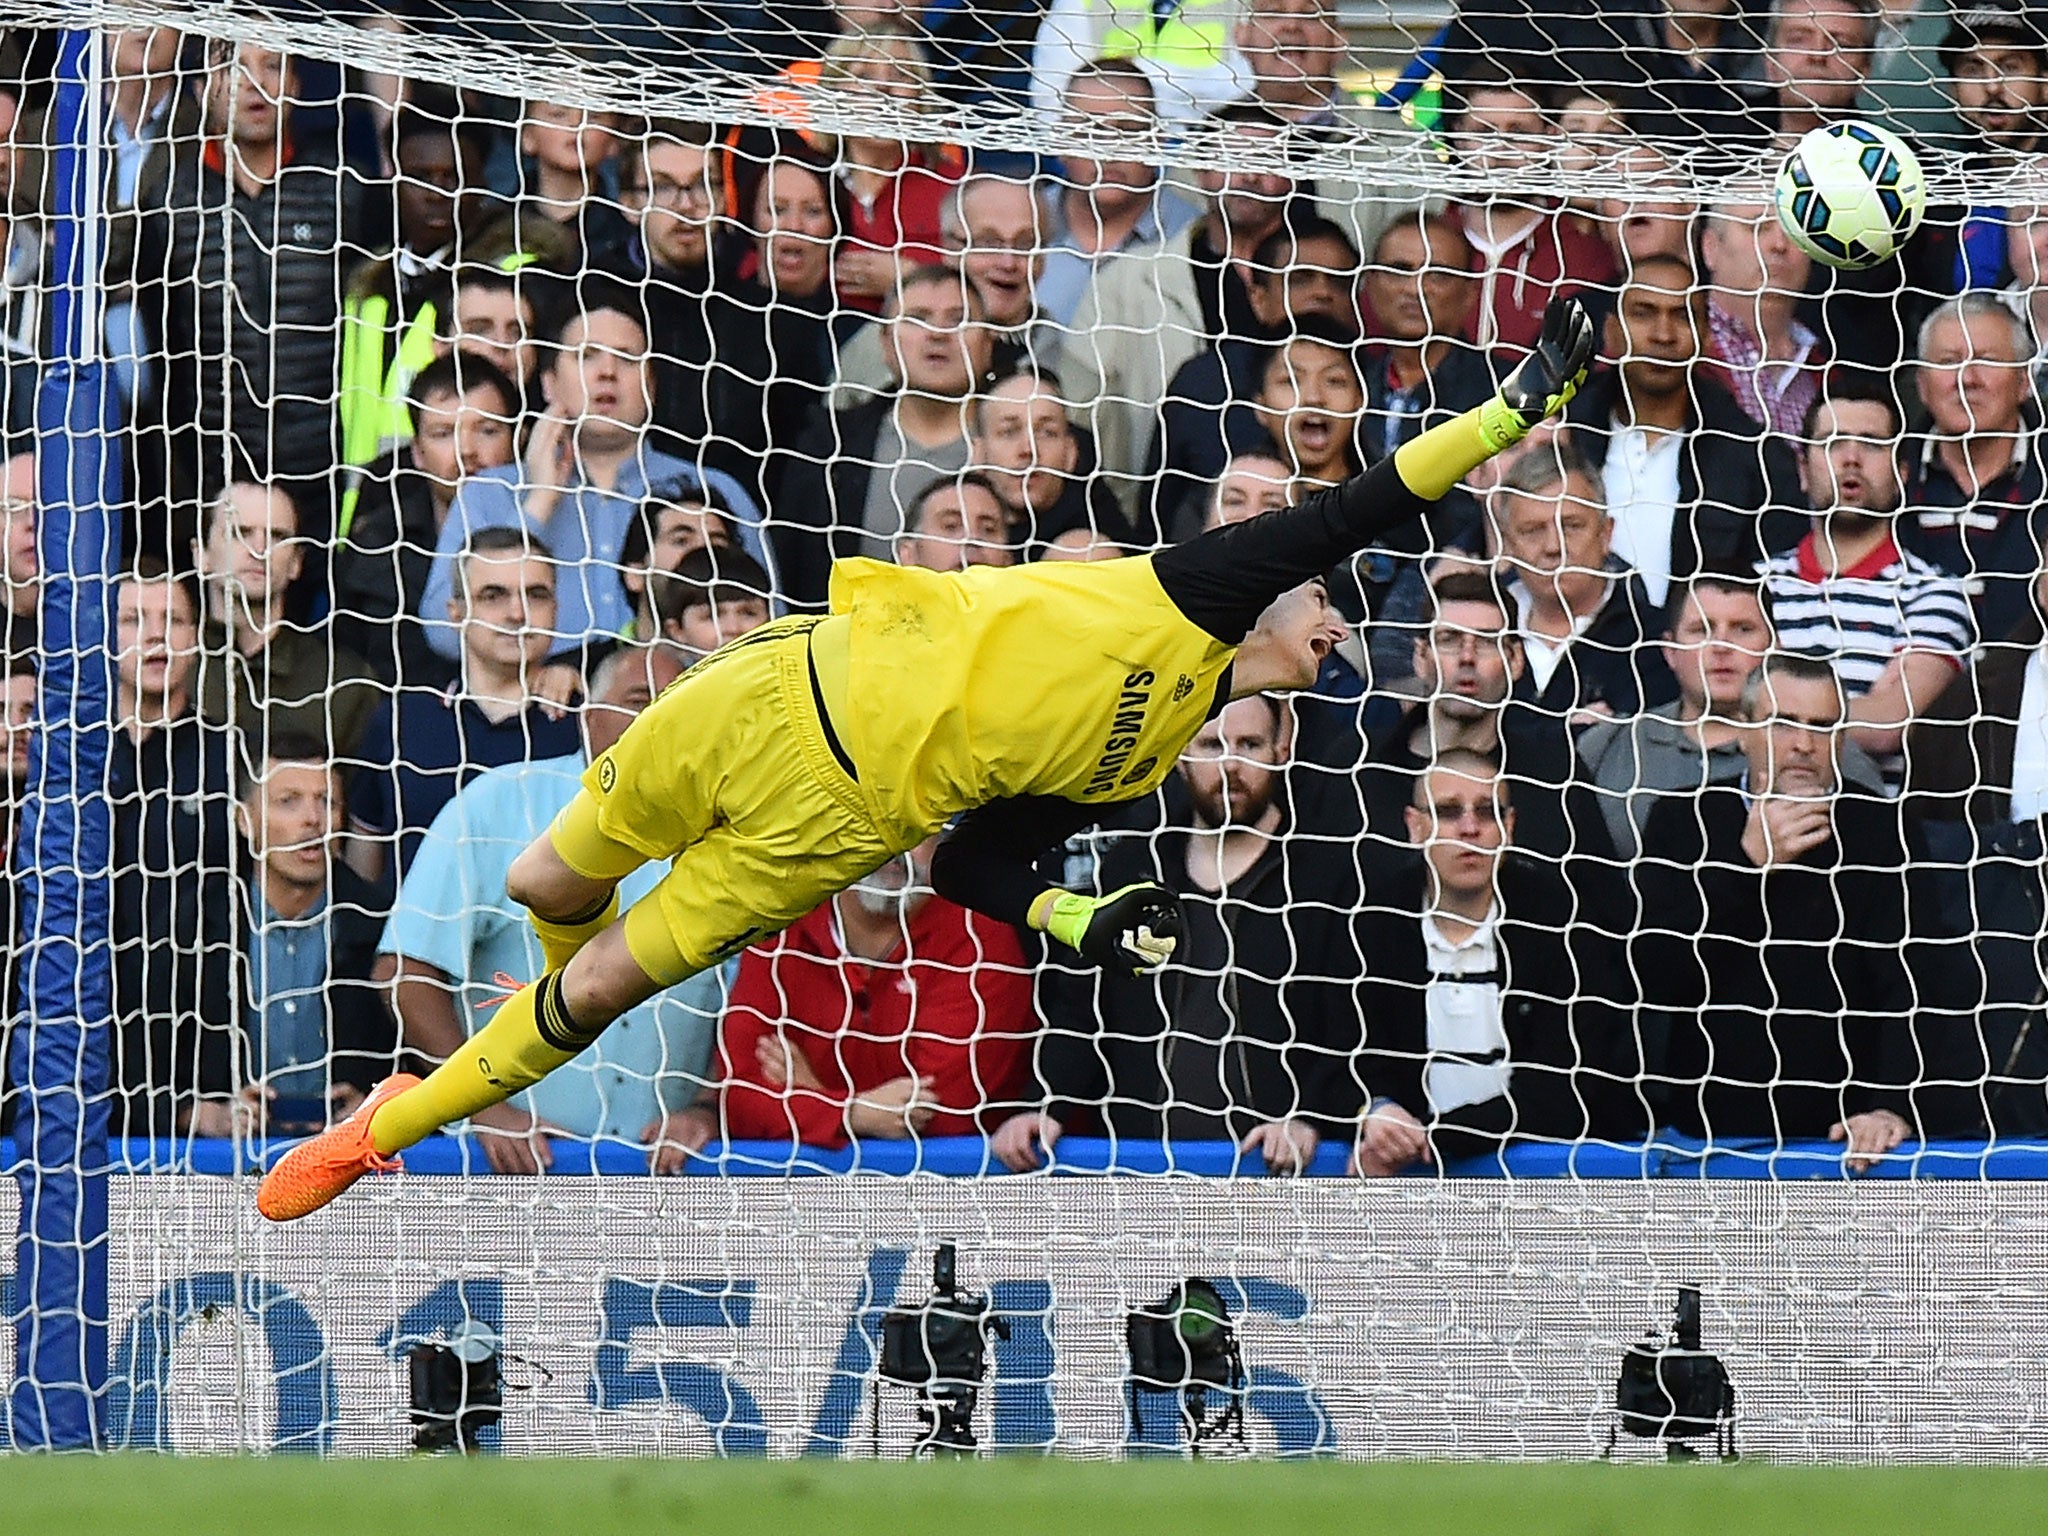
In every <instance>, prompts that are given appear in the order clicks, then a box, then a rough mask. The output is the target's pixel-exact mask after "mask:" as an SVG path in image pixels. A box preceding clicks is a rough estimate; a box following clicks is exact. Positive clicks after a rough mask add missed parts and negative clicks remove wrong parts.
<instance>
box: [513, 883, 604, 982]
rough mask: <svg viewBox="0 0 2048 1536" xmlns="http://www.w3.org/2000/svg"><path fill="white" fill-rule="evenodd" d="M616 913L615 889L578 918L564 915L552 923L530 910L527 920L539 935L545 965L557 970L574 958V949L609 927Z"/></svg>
mask: <svg viewBox="0 0 2048 1536" xmlns="http://www.w3.org/2000/svg"><path fill="white" fill-rule="evenodd" d="M618 915H619V893H618V892H617V891H616V890H614V891H613V892H612V893H611V895H609V896H607V897H606V898H605V900H604V905H602V906H600V907H595V908H593V909H592V910H590V911H588V912H585V913H583V914H582V915H581V916H579V917H570V918H564V919H563V920H562V921H561V922H559V923H558V922H555V921H554V920H553V919H551V918H545V917H542V916H541V915H540V914H539V913H538V912H532V911H529V912H528V913H527V914H526V920H527V921H528V922H530V923H532V924H533V931H534V932H535V933H537V934H539V935H540V952H541V955H542V957H543V959H544V960H545V961H546V968H547V969H548V970H551V971H559V970H560V969H561V968H562V967H563V966H565V965H567V964H568V963H569V962H570V961H571V960H573V959H575V958H576V951H577V950H579V949H581V948H582V947H583V946H584V945H586V944H588V943H589V942H590V941H591V940H592V939H594V938H596V937H597V936H598V935H599V934H600V933H603V932H604V931H605V929H607V928H609V927H610V926H611V925H612V923H613V922H614V921H616V920H617V918H618Z"/></svg>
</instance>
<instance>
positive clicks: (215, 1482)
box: [0, 1456, 2048, 1536]
mask: <svg viewBox="0 0 2048 1536" xmlns="http://www.w3.org/2000/svg"><path fill="white" fill-rule="evenodd" d="M0 1529H5V1530H8V1531H20V1532H36V1533H40V1536H84V1533H97V1532H102V1531H106V1532H122V1533H126V1532H135V1533H137V1536H142V1533H149V1536H156V1533H171V1536H241V1533H245V1532H246V1533H252V1536H253V1533H258V1532H261V1533H269V1532H280V1533H289V1536H324V1533H327V1532H336V1533H346V1536H412V1533H415V1532H417V1533H421V1536H427V1533H433V1536H672V1533H673V1536H685V1533H687V1536H699V1533H704V1536H709V1533H719V1532H733V1533H753V1532H759V1533H762V1536H799V1533H805V1532H812V1531H816V1532H822V1533H826V1536H869V1533H874V1536H1107V1533H1120V1532H1124V1531H1162V1532H1171V1533H1175V1536H1207V1533H1211V1532H1214V1533H1218V1536H1222V1533H1229V1536H1311V1533H1319V1532H1333V1531H1372V1532H1375V1533H1377V1532H1382V1531H1384V1532H1387V1533H1389V1536H1395V1533H1401V1536H1417V1533H1429V1536H1492V1533H1500V1536H1548V1533H1553V1532H1555V1533H1560V1536H1565V1533H1569V1536H1775V1533H1778V1532H1783V1533H1785V1536H1833V1533H1837V1532H1839V1533H1842V1536H1890V1533H1892V1532H1902V1533H1903V1532H1911V1533H1913V1536H1920V1533H1923V1532H1946V1531H1957V1532H1963V1533H1966V1536H2006V1533H2012V1536H2020V1533H2025V1536H2039V1533H2041V1532H2043V1531H2048V1472H2034V1471H2018V1470H2009V1469H1989V1470H1986V1469H1974V1470H1973V1469H1953V1468H1938V1467H1936V1468H1921V1467H1907V1468H1797V1467H1769V1466H1761V1465H1755V1464H1750V1465H1743V1466H1736V1467H1721V1466H1691V1467H1606V1466H1529V1467H1522V1466H1497V1465H1452V1464H1431V1465H1419V1466H1418V1465H1377V1466H1358V1465H1342V1464H1337V1463H1332V1462H1318V1463H1309V1464H1296V1465H1287V1466H1276V1465H1253V1466H1245V1465H1236V1466H1222V1465H1210V1466H1186V1465H1181V1464H1162V1463H1157V1462H1152V1463H1143V1464H1135V1465H1120V1466H1101V1465H1083V1464H1078V1463H1073V1462H1061V1461H1040V1460H1028V1461H1027V1460H1006V1461H1000V1462H975V1463H968V1464H958V1465H944V1466H931V1465H916V1466H903V1465H895V1466H873V1465H847V1464H839V1463H829V1462H802V1463H791V1462H682V1461H580V1460H546V1461H540V1460H517V1461H507V1460H495V1459H492V1460H479V1461H473V1462H461V1461H453V1460H431V1461H423V1460H412V1461H399V1462H324V1463H323V1462H317V1461H311V1460H305V1459H299V1458H288V1457H279V1458H274V1459H269V1460H239V1459H231V1458H205V1459H191V1460H179V1459H171V1458H166V1457H139V1456H125V1457H112V1458H103V1459H95V1458H84V1457H62V1458H35V1459H31V1458H26V1457H15V1458H4V1459H0Z"/></svg>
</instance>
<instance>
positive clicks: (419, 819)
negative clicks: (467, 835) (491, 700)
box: [348, 688, 583, 878]
mask: <svg viewBox="0 0 2048 1536" xmlns="http://www.w3.org/2000/svg"><path fill="white" fill-rule="evenodd" d="M582 745H583V735H582V731H581V729H580V727H579V726H578V725H577V723H576V713H575V711H573V710H571V711H569V712H568V713H566V714H564V713H561V712H560V711H559V710H558V711H556V712H554V713H552V714H551V713H550V712H549V711H548V710H547V709H546V708H544V707H543V706H542V705H540V704H539V703H532V704H528V705H527V706H526V708H525V709H523V710H521V711H520V712H519V713H517V714H514V715H508V716H506V717H505V718H504V719H502V720H493V719H492V718H491V717H490V716H489V715H487V714H485V713H484V710H483V706H482V705H480V704H478V703H477V701H476V700H475V699H472V698H468V697H466V696H464V695H462V694H460V693H458V692H457V691H456V690H455V689H454V688H450V689H448V690H447V691H446V692H443V693H421V692H418V691H416V690H411V689H408V690H406V691H404V692H402V693H400V694H399V695H398V698H397V702H396V703H393V702H392V701H391V700H389V699H387V700H385V701H383V702H382V703H380V704H378V706H377V707H376V709H375V711H374V712H373V713H372V714H371V715H370V718H369V721H368V723H367V724H365V725H364V727H363V740H362V745H361V746H359V747H358V748H357V749H356V756H357V757H358V758H359V759H361V766H359V767H358V768H357V769H356V771H355V775H354V778H353V779H352V780H351V782H350V784H349V795H348V814H349V819H350V821H352V822H353V823H354V824H355V826H356V827H357V828H358V829H360V830H361V831H363V832H366V833H369V834H371V835H372V836H376V837H386V838H388V837H392V836H394V835H395V836H396V837H397V839H398V866H397V867H398V873H399V876H400V878H403V877H404V875H405V872H406V870H407V869H409V868H410V867H411V865H412V861H413V855H414V854H415V853H416V852H418V850H419V846H420V839H421V838H422V837H424V836H426V832H427V828H428V827H429V826H431V825H433V821H434V818H435V817H436V816H439V815H440V814H441V808H442V807H443V806H445V805H446V804H447V803H448V802H449V801H450V800H452V799H454V798H455V792H456V791H457V790H458V789H460V788H461V787H462V786H463V785H464V784H466V783H468V782H469V781H470V780H471V779H473V778H475V777H476V776H477V775H478V774H480V773H482V772H483V771H484V770H485V769H487V768H500V767H503V766H504V765H505V764H507V763H524V762H532V761H534V760H536V759H539V758H556V757H563V756H565V755H568V754H570V753H574V752H577V751H580V750H581V749H582Z"/></svg>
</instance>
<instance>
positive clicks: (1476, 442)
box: [1394, 396, 1529, 501]
mask: <svg viewBox="0 0 2048 1536" xmlns="http://www.w3.org/2000/svg"><path fill="white" fill-rule="evenodd" d="M1528 431H1529V429H1528V427H1527V426H1526V425H1525V424H1524V423H1523V421H1522V418H1521V417H1519V416H1517V415H1516V414H1515V413H1514V412H1513V411H1510V410H1509V409H1508V408H1507V407H1506V406H1505V405H1503V404H1502V403H1501V401H1500V398H1499V397H1498V396H1495V397H1494V398H1493V399H1492V400H1489V401H1487V402H1486V404H1485V405H1480V406H1474V407H1473V408H1472V409H1471V410H1469V411H1467V412H1466V413H1465V414H1464V415H1462V416H1456V417H1453V418H1452V419H1451V420H1449V421H1446V422H1440V423H1438V424H1437V425H1436V426H1434V427H1431V428H1430V429H1429V430H1428V431H1427V432H1423V433H1419V434H1418V435H1416V436H1414V437H1411V438H1409V439H1408V441H1407V442H1405V443H1403V444H1402V445H1401V446H1400V447H1399V448H1397V449H1395V450H1394V467H1395V469H1397V470H1398V471H1399V472H1400V475H1401V482H1402V484H1404V485H1406V486H1407V487H1408V489H1409V490H1411V491H1413V492H1414V493H1415V494H1416V495H1418V496H1420V497H1421V498H1422V499H1423V500H1424V501H1435V500H1437V499H1438V498H1439V497H1441V496H1445V495H1447V494H1449V492H1450V489H1451V487H1452V486H1454V485H1456V484H1457V483H1458V482H1459V481H1460V480H1462V479H1464V478H1465V476H1467V475H1468V474H1470V473H1471V472H1472V471H1473V470H1474V469H1476V468H1478V467H1479V466H1480V465H1481V464H1484V463H1485V462H1486V461H1487V460H1488V459H1490V458H1492V457H1493V456H1494V455H1495V454H1496V453H1499V452H1500V451H1501V450H1502V449H1503V448H1506V447H1507V446H1508V445H1509V444H1511V443H1516V442H1520V441H1521V440H1522V438H1523V437H1525V436H1526V435H1527V434H1528Z"/></svg>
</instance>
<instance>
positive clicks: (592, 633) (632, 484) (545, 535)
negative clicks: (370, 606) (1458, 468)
mask: <svg viewBox="0 0 2048 1536" xmlns="http://www.w3.org/2000/svg"><path fill="white" fill-rule="evenodd" d="M524 479H525V469H524V467H523V466H522V465H519V464H504V465H500V466H499V467H498V468H496V469H487V470H484V471H482V472H481V473H479V474H476V475H472V476H471V477H470V478H469V479H467V480H465V481H463V482H462V486H461V489H459V490H458V491H456V493H455V501H454V503H453V505H451V506H450V507H449V508H448V520H447V521H446V522H445V523H443V524H442V525H441V542H440V545H439V547H438V548H437V549H436V550H435V553H434V565H433V569H432V570H431V571H430V572H429V573H428V575H427V587H426V592H425V593H424V594H423V595H422V596H421V598H420V619H421V621H422V622H423V624H424V627H425V629H426V635H427V644H428V645H430V646H432V647H433V648H434V650H435V651H436V652H437V653H438V654H440V655H442V656H447V657H450V658H454V657H457V656H459V655H460V654H461V634H460V631H459V630H458V629H457V628H456V626H455V625H453V624H451V623H449V622H448V599H449V598H450V597H451V596H452V595H453V594H454V591H455V556H456V555H457V554H458V553H460V551H461V549H462V547H463V545H465V544H466V543H468V542H469V536H470V535H471V534H473V533H476V532H478V531H479V530H481V529H485V528H524V529H525V530H526V531H527V532H528V533H530V534H532V535H533V536H534V537H535V538H537V539H539V540H540V541H541V542H543V543H544V544H546V545H547V547H548V549H549V550H550V552H552V553H553V555H554V557H555V560H556V562H557V564H556V573H555V593H556V602H557V608H556V615H555V636H556V639H555V644H554V645H553V646H552V647H551V648H550V650H549V652H548V654H549V655H551V656H559V655H561V654H563V653H564V652H566V651H571V650H574V649H576V648H577V647H578V646H581V645H583V644H585V643H587V642H588V641H591V640H602V639H610V638H612V637H614V636H616V635H618V634H619V633H620V632H621V631H623V630H624V629H625V628H626V627H627V626H628V625H630V624H631V623H632V622H633V606H632V603H631V602H630V601H629V600H628V599H627V597H626V589H625V586H624V585H623V584H622V583H621V582H620V580H619V552H620V551H621V550H622V549H624V548H625V544H626V530H627V529H628V528H630V527H631V526H632V523H633V519H634V517H635V516H636V515H638V511H639V507H640V504H641V503H642V502H643V501H645V500H646V499H647V498H648V496H649V495H650V494H674V493H675V492H677V491H683V490H697V489H700V488H701V487H704V486H707V485H708V486H709V487H710V488H711V489H712V490H714V491H717V492H718V493H719V494H720V495H721V496H723V497H724V498H725V500H726V502H727V504H728V505H730V506H731V507H732V508H733V510H734V512H735V513H737V514H738V519H739V523H740V542H741V543H742V544H743V545H744V546H745V548H746V550H747V552H748V553H749V554H751V555H753V556H754V557H755V558H756V559H761V558H762V555H763V550H762V546H761V533H760V523H761V512H760V509H759V508H758V507H757V506H755V504H754V499H753V497H751V496H749V495H748V494H747V493H746V492H745V491H743V490H742V489H740V483H739V482H738V481H737V480H735V479H733V477H732V476H731V475H728V474H726V473H725V471H723V470H719V469H707V470H704V471H702V472H701V473H700V472H699V471H698V470H697V469H695V468H694V467H692V466H691V465H688V464H685V463H684V462H683V461H682V460H681V459H678V458H676V457H674V456H673V455H670V454H666V453H662V452H659V451H658V450H655V449H652V448H648V449H643V450H642V451H641V452H640V454H639V455H638V456H637V457H636V458H634V459H632V460H629V461H628V462H627V463H626V464H625V465H624V466H623V467H622V468H621V469H620V470H619V482H618V485H617V487H616V488H614V489H612V490H609V491H606V490H600V489H598V487H596V486H594V485H589V484H585V483H583V482H582V481H580V480H578V481H573V482H572V483H571V484H570V485H569V487H568V488H567V489H566V490H564V491H563V492H562V494H561V498H560V499H559V500H558V501H557V502H556V503H555V505H554V509H553V510H552V511H551V512H550V513H549V514H548V515H547V516H546V517H545V518H539V517H533V516H531V515H529V514H528V512H527V510H526V486H525V483H524ZM770 569H772V567H770Z"/></svg>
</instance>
